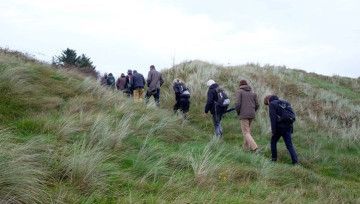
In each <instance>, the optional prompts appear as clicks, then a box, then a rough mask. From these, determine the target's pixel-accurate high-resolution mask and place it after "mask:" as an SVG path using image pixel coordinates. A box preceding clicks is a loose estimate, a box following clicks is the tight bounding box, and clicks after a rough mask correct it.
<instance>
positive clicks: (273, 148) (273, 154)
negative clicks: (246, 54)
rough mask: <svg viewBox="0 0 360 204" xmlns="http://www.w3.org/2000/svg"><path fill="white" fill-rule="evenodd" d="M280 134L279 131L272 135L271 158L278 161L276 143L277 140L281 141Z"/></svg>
mask: <svg viewBox="0 0 360 204" xmlns="http://www.w3.org/2000/svg"><path fill="white" fill-rule="evenodd" d="M280 137H281V136H280V134H279V133H277V134H275V135H272V137H271V146H270V147H271V160H272V161H276V160H277V149H276V145H277V142H278V141H279V139H280Z"/></svg>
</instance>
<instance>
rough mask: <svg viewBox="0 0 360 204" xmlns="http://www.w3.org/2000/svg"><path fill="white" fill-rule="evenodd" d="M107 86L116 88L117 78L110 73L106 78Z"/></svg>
mask: <svg viewBox="0 0 360 204" xmlns="http://www.w3.org/2000/svg"><path fill="white" fill-rule="evenodd" d="M106 85H107V86H109V87H110V88H112V89H113V88H115V78H114V76H113V74H112V73H110V74H109V75H108V76H107V78H106Z"/></svg>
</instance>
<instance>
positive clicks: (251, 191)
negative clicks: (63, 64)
mask: <svg viewBox="0 0 360 204" xmlns="http://www.w3.org/2000/svg"><path fill="white" fill-rule="evenodd" d="M163 74H164V78H165V84H164V86H163V87H162V93H161V96H162V97H161V108H160V109H158V108H157V107H156V106H155V104H153V103H150V104H148V105H145V104H134V103H133V102H132V101H131V100H130V99H128V98H126V97H124V96H123V95H122V94H121V93H118V92H114V91H112V90H108V89H106V88H104V87H101V86H100V85H99V83H97V82H96V81H94V80H93V79H91V78H85V77H83V76H82V75H80V74H78V73H76V72H69V71H65V70H58V69H54V68H51V67H50V66H48V65H46V64H42V63H40V62H38V61H36V60H33V59H31V58H28V57H27V56H26V55H23V54H21V53H17V52H15V53H14V52H10V53H9V51H4V50H1V52H0V79H1V80H0V91H1V93H0V129H1V131H0V172H1V174H0V202H5V203H309V202H317V203H357V202H360V200H359V194H360V191H359V189H360V184H359V178H360V175H359V172H360V171H358V170H357V169H358V166H360V161H359V155H360V154H359V135H358V133H359V132H360V131H359V116H358V115H356V113H358V111H359V105H358V103H357V101H358V100H359V97H358V95H356V94H355V95H353V94H352V93H357V89H356V88H357V87H358V86H359V85H358V81H357V80H356V79H349V78H344V79H343V78H341V77H335V78H331V77H329V78H323V77H321V76H317V75H313V74H308V73H304V72H301V71H297V70H289V69H286V68H284V67H272V66H264V67H259V66H258V65H254V64H248V65H244V66H238V67H222V66H218V65H212V64H208V63H204V62H200V61H193V62H186V63H183V64H180V65H178V66H176V67H175V68H173V69H168V70H165V71H164V72H163ZM175 77H180V78H182V79H183V80H185V81H186V82H187V85H188V86H189V88H190V90H191V92H192V97H191V108H190V113H189V119H188V120H184V119H183V118H182V117H181V116H180V115H176V114H173V113H172V105H173V103H174V96H173V92H172V88H171V84H170V83H171V81H172V79H173V78H175ZM317 77H319V80H318V81H320V80H322V81H324V82H321V83H332V84H335V85H333V86H330V87H329V86H322V85H319V84H314V83H313V82H309V81H308V78H315V79H316V78H317ZM209 78H213V79H214V80H216V81H219V84H220V85H221V86H223V87H224V88H225V89H226V91H227V92H228V93H229V95H231V97H232V101H234V100H233V97H234V96H233V93H235V90H236V88H237V84H238V81H239V79H247V80H248V81H249V82H250V85H251V86H252V87H253V88H254V91H255V92H256V93H257V94H258V95H259V100H260V101H261V99H262V98H263V97H264V96H265V95H267V94H269V93H273V92H275V93H277V94H279V95H280V96H281V97H285V98H287V99H288V100H289V101H290V102H291V103H292V104H293V106H294V108H295V110H296V112H297V113H298V121H297V123H296V126H295V133H294V144H295V147H296V149H297V151H298V153H299V158H300V161H301V165H300V166H295V167H294V166H292V165H290V159H289V156H288V153H287V151H286V149H285V145H283V144H282V142H280V143H279V144H278V148H279V150H278V151H279V162H277V163H272V162H270V161H269V157H270V148H269V145H268V143H269V138H270V135H269V133H270V129H269V121H268V118H267V117H268V116H267V109H266V107H264V106H263V105H262V106H261V108H260V110H259V112H258V114H257V119H256V121H255V123H254V126H253V135H254V138H255V140H256V141H257V143H258V144H259V145H260V147H261V151H260V153H258V154H252V153H250V152H245V151H243V150H242V149H241V145H242V135H241V131H240V127H239V121H238V119H237V118H236V115H235V114H234V112H233V113H229V114H227V115H226V117H225V118H224V120H223V128H224V139H223V140H220V141H219V140H214V139H213V127H212V123H211V119H210V118H209V117H204V116H202V114H201V113H202V111H203V108H204V107H203V106H204V102H205V99H206V90H207V87H206V85H205V82H206V80H208V79H209ZM329 80H330V81H329ZM331 80H333V81H331ZM334 86H336V87H341V88H338V90H341V91H340V92H341V93H340V92H339V91H336V90H335V91H333V88H334ZM345 89H346V91H344V90H345ZM342 93H344V94H342ZM354 116H355V117H354Z"/></svg>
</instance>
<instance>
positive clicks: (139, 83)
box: [131, 70, 145, 102]
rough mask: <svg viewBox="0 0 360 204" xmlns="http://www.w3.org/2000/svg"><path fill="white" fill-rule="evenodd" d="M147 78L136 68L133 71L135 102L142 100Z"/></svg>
mask: <svg viewBox="0 0 360 204" xmlns="http://www.w3.org/2000/svg"><path fill="white" fill-rule="evenodd" d="M144 86H145V78H144V76H143V75H142V74H140V73H138V72H137V71H136V70H134V71H133V78H132V85H131V87H133V95H134V101H135V102H142V101H143V98H144Z"/></svg>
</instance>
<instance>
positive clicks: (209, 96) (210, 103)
mask: <svg viewBox="0 0 360 204" xmlns="http://www.w3.org/2000/svg"><path fill="white" fill-rule="evenodd" d="M213 104H214V100H213V94H212V93H211V91H210V90H209V91H208V93H207V101H206V105H205V113H208V112H209V110H210V109H211V107H212V106H213Z"/></svg>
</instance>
